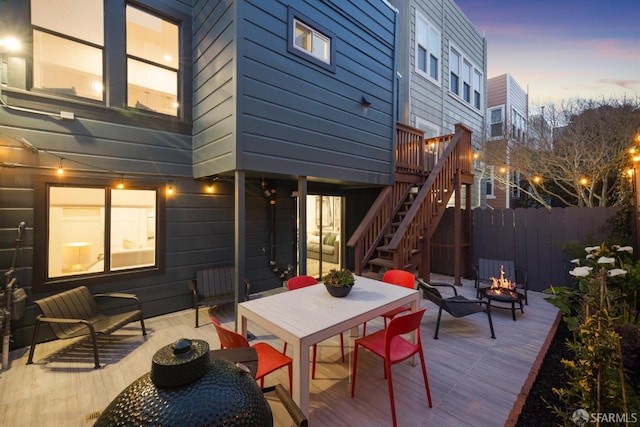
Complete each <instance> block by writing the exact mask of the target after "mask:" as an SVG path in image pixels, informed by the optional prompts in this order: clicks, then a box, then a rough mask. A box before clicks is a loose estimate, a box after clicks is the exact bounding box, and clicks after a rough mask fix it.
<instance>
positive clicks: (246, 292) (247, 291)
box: [244, 279, 251, 301]
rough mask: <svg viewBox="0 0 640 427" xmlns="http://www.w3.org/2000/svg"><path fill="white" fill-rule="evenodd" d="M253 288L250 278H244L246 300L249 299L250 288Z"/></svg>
mask: <svg viewBox="0 0 640 427" xmlns="http://www.w3.org/2000/svg"><path fill="white" fill-rule="evenodd" d="M250 288H251V284H250V283H249V279H244V298H245V301H249V289H250Z"/></svg>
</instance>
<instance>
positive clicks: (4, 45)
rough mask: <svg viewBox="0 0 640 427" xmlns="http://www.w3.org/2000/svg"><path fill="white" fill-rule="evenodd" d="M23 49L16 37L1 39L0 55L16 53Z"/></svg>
mask: <svg viewBox="0 0 640 427" xmlns="http://www.w3.org/2000/svg"><path fill="white" fill-rule="evenodd" d="M21 47H22V45H21V43H20V41H19V40H18V39H16V38H14V37H3V38H0V53H7V52H16V51H18V50H20V48H21Z"/></svg>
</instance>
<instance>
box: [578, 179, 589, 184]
mask: <svg viewBox="0 0 640 427" xmlns="http://www.w3.org/2000/svg"><path fill="white" fill-rule="evenodd" d="M588 183H589V180H588V179H587V178H585V177H582V178H580V184H581V185H587V184H588Z"/></svg>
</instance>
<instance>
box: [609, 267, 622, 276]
mask: <svg viewBox="0 0 640 427" xmlns="http://www.w3.org/2000/svg"><path fill="white" fill-rule="evenodd" d="M624 274H627V270H623V269H621V268H613V269H611V270H609V271H607V275H608V276H609V277H613V276H619V275H624Z"/></svg>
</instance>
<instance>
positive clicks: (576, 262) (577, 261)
mask: <svg viewBox="0 0 640 427" xmlns="http://www.w3.org/2000/svg"><path fill="white" fill-rule="evenodd" d="M571 262H572V263H573V264H576V265H580V258H574V259H572V260H571Z"/></svg>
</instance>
